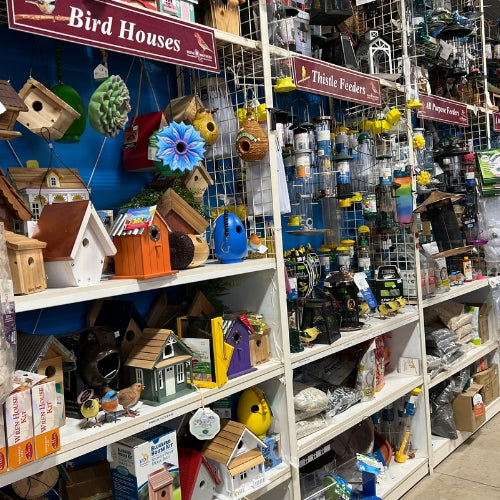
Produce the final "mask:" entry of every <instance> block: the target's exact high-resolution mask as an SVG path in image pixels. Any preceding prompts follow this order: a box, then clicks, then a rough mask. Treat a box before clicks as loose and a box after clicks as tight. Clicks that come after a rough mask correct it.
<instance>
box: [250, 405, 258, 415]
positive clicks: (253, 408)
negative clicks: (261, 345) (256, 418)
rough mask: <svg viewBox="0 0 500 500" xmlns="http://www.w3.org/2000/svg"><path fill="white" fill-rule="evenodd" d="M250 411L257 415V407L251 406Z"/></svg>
mask: <svg viewBox="0 0 500 500" xmlns="http://www.w3.org/2000/svg"><path fill="white" fill-rule="evenodd" d="M250 411H251V412H252V413H259V405H252V407H251V408H250Z"/></svg>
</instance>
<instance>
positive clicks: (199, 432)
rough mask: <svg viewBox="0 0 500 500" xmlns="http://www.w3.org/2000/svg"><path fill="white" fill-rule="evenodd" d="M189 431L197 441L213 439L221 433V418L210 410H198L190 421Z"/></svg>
mask: <svg viewBox="0 0 500 500" xmlns="http://www.w3.org/2000/svg"><path fill="white" fill-rule="evenodd" d="M189 430H190V431H191V434H192V435H193V436H194V437H196V438H197V439H201V440H204V439H212V438H214V437H215V436H216V435H217V433H218V432H219V431H220V418H219V415H217V413H215V412H214V411H212V410H211V409H210V408H198V409H197V410H196V412H195V413H194V415H193V416H192V417H191V418H190V419H189Z"/></svg>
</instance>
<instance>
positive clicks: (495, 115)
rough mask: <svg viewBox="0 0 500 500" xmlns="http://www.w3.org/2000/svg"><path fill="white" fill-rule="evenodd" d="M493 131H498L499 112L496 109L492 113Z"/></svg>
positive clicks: (499, 122)
mask: <svg viewBox="0 0 500 500" xmlns="http://www.w3.org/2000/svg"><path fill="white" fill-rule="evenodd" d="M493 131H494V132H500V113H498V112H496V111H495V112H494V113H493Z"/></svg>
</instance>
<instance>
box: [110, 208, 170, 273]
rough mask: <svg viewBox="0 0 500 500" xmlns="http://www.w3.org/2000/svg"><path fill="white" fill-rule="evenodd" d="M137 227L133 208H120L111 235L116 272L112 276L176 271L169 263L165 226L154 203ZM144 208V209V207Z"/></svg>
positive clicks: (166, 229)
mask: <svg viewBox="0 0 500 500" xmlns="http://www.w3.org/2000/svg"><path fill="white" fill-rule="evenodd" d="M146 208H147V209H148V210H150V215H148V217H147V218H148V220H147V221H146V220H145V219H144V220H143V221H142V222H141V223H139V224H138V225H139V226H141V227H137V224H135V222H134V220H135V221H136V220H137V218H136V216H135V215H134V209H126V210H122V211H121V212H120V214H119V215H118V217H117V218H116V220H115V222H114V224H113V226H112V228H111V230H110V235H111V236H112V238H113V243H114V244H115V245H116V249H117V251H116V255H115V257H114V261H115V276H112V278H135V279H147V278H156V277H158V276H166V275H168V274H173V273H176V272H177V271H176V270H172V268H171V265H170V246H169V242H168V226H167V223H166V221H165V219H164V218H163V216H162V215H161V214H160V213H159V212H158V210H155V209H154V207H146ZM143 212H144V210H143Z"/></svg>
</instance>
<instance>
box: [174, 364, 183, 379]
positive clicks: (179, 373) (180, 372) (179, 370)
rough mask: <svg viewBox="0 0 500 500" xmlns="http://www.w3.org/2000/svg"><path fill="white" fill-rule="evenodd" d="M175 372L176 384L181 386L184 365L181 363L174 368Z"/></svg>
mask: <svg viewBox="0 0 500 500" xmlns="http://www.w3.org/2000/svg"><path fill="white" fill-rule="evenodd" d="M176 370H177V383H178V384H182V383H183V382H184V365H183V364H182V363H180V364H178V365H177V366H176Z"/></svg>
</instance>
